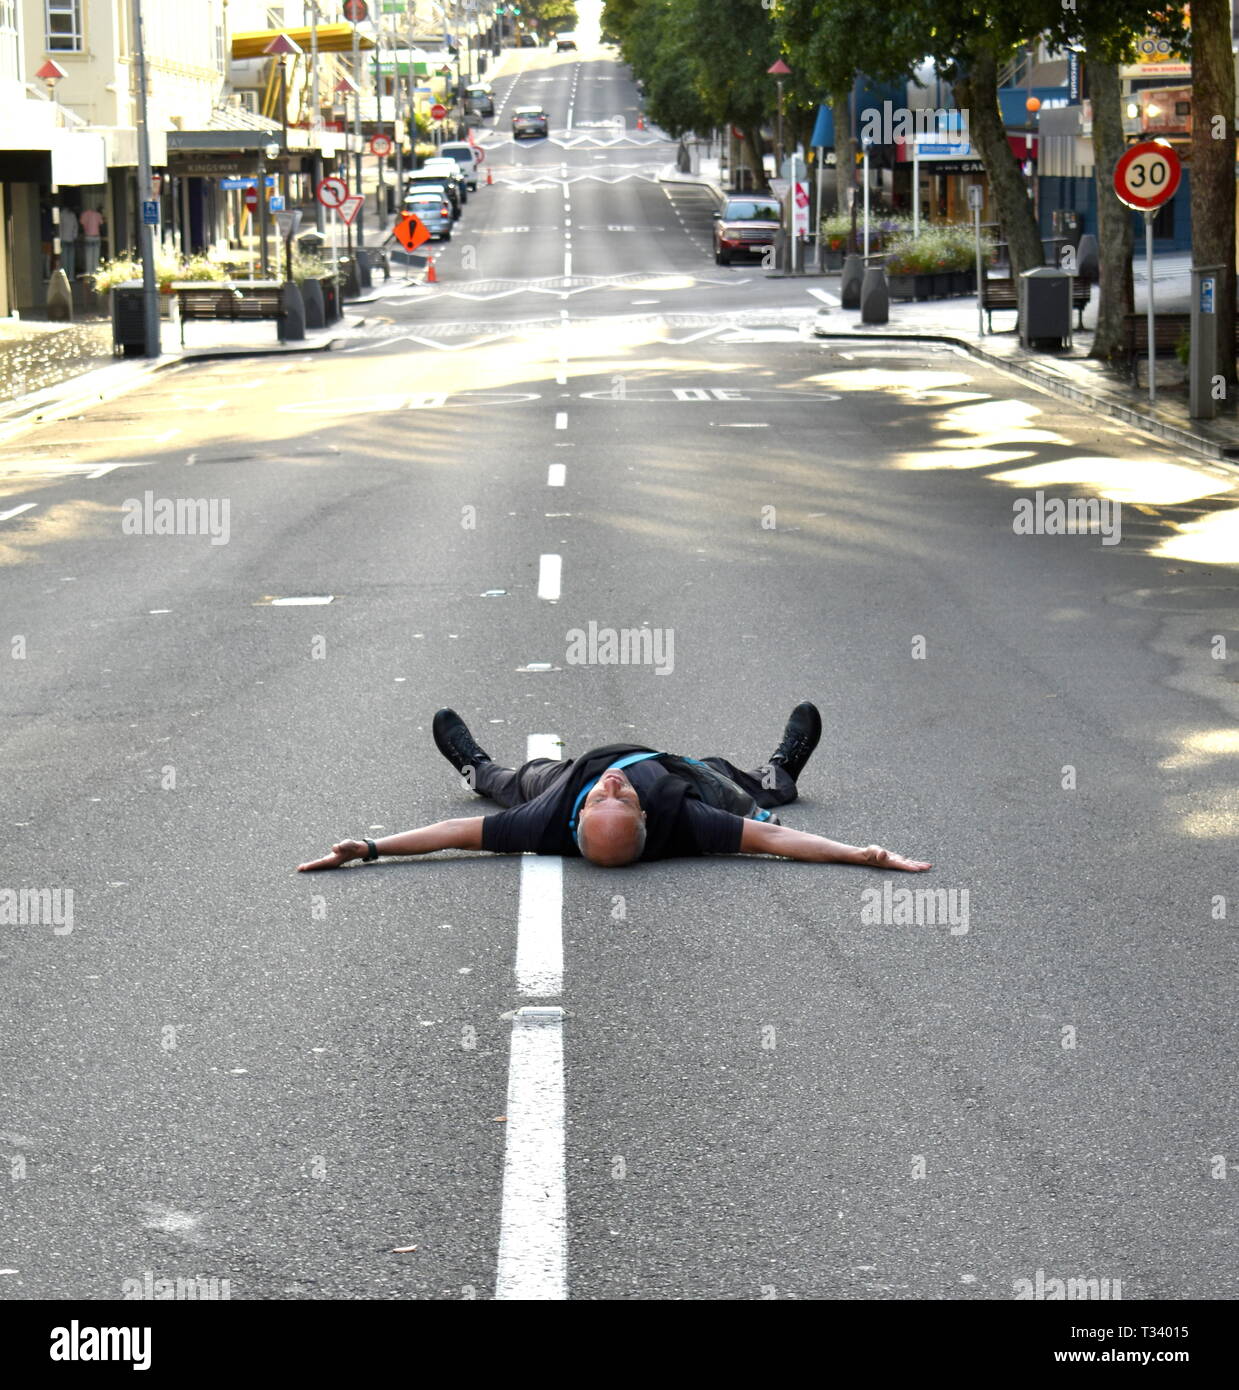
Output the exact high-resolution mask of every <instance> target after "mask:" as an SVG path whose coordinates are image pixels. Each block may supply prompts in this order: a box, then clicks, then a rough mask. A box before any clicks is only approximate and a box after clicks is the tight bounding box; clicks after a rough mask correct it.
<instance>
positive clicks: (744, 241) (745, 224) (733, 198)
mask: <svg viewBox="0 0 1239 1390" xmlns="http://www.w3.org/2000/svg"><path fill="white" fill-rule="evenodd" d="M782 220H783V212H782V209H781V208H780V207H779V200H778V199H777V198H771V197H769V196H768V195H767V194H764V193H743V194H740V193H737V194H731V195H729V196H728V198H727V201H726V203H724V204H723V210H722V211H721V212H716V213H715V214H714V263H715V264H716V265H730V264H731V261H732V257H733V256H743V255H757V256H760V255H761V254H762V252H763V251H764V250H765V248H766V247H767V246H773V245H774V238H775V233H776V232H777V231H778V230H779V224H780V223H781V222H782Z"/></svg>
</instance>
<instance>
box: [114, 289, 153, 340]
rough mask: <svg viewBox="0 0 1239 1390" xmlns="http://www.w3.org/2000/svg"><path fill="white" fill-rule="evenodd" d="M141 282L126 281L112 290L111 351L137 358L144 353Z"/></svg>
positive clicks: (143, 310)
mask: <svg viewBox="0 0 1239 1390" xmlns="http://www.w3.org/2000/svg"><path fill="white" fill-rule="evenodd" d="M142 295H143V289H142V281H141V280H126V281H125V282H124V283H123V284H120V285H116V286H114V287H113V289H112V351H113V352H123V353H124V355H125V356H126V357H138V356H141V354H142V353H144V352H145V351H146V312H145V307H144V305H143V303H142Z"/></svg>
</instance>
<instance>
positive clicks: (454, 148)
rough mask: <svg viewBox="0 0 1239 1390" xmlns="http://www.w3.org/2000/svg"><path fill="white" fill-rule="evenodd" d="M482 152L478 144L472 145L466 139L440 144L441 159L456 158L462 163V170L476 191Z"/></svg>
mask: <svg viewBox="0 0 1239 1390" xmlns="http://www.w3.org/2000/svg"><path fill="white" fill-rule="evenodd" d="M480 154H481V150H479V149H478V148H477V146H476V145H470V144H469V143H468V142H467V141H465V140H448V141H447V142H446V143H445V144H442V145H440V146H439V157H440V158H441V159H442V158H448V159H454V160H455V161H456V163H457V164H459V165H460V172H461V173H462V174H463V175H464V177H465V180H466V182H467V183H468V185H469V187H470V188H471V189H473V191H474V192H475V193H476V192H477V186H478V165H479V164H480V163H481V162H482V161H481V160H480V159H479V158H478V156H479V155H480Z"/></svg>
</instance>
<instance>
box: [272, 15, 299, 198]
mask: <svg viewBox="0 0 1239 1390" xmlns="http://www.w3.org/2000/svg"><path fill="white" fill-rule="evenodd" d="M263 52H264V53H266V54H267V55H268V56H270V57H272V58H278V59H279V61H280V130H281V144H282V145H283V148H284V150H285V152H286V153H287V150H288V69H287V68H286V67H285V60H286V59H287V58H288V57H289V55H290V54H291V55H293V56H299V55H300V53H301V46H300V44H298V43H296V42H294V40H292V39H290V38H289V37H288V35H287V34H277V35H276V36H275V38H273V39H272V40H271V42H270V43H269V44H268V45H267V46H266V48H264V49H263ZM282 174H283V179H282V191H283V194H284V198H285V200H287V198H288V170H287V168H285V169H284V170H282Z"/></svg>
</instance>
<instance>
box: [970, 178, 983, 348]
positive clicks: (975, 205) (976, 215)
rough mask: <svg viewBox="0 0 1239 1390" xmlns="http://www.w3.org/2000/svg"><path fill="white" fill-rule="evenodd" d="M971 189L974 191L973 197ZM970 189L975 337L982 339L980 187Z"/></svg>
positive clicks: (974, 185) (974, 186)
mask: <svg viewBox="0 0 1239 1390" xmlns="http://www.w3.org/2000/svg"><path fill="white" fill-rule="evenodd" d="M972 188H975V189H976V194H975V195H974V194H973V191H972ZM972 188H970V189H969V190H968V194H969V197H970V198H971V201H972V224H973V229H974V231H975V233H976V238H977V337H978V338H984V337H985V307H984V303H983V301H984V299H985V295H984V293H983V290H984V288H985V286H984V282H983V281H982V279H981V277H982V276H983V275H984V274H985V269H984V267H983V266H982V265H981V197H980V193H981V187H980V185H979V184H973V186H972Z"/></svg>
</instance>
